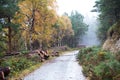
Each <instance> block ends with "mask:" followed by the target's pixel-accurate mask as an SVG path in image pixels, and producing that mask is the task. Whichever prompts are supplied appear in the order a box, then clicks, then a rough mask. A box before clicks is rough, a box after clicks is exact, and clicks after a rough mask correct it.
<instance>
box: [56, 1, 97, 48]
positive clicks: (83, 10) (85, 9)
mask: <svg viewBox="0 0 120 80" xmlns="http://www.w3.org/2000/svg"><path fill="white" fill-rule="evenodd" d="M95 1H96V0H57V3H58V7H59V8H58V10H57V12H58V14H59V15H62V14H63V13H64V12H67V13H68V14H69V15H70V13H71V11H74V10H76V11H78V12H79V13H80V14H82V15H83V16H84V22H85V23H86V24H88V25H89V27H88V31H87V32H86V35H84V36H83V37H82V41H81V40H79V45H81V44H83V45H86V46H94V45H95V46H97V45H99V40H98V39H97V35H96V31H97V27H98V23H97V20H96V19H97V17H98V13H95V12H91V10H92V9H93V6H94V5H95Z"/></svg>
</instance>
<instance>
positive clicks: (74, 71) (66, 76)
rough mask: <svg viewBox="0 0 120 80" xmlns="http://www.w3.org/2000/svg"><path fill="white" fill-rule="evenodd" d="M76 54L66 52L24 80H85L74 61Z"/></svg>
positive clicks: (75, 52)
mask: <svg viewBox="0 0 120 80" xmlns="http://www.w3.org/2000/svg"><path fill="white" fill-rule="evenodd" d="M77 53H78V51H71V52H66V53H65V54H64V55H62V56H60V57H58V58H56V59H54V60H50V61H49V62H47V63H45V64H43V65H42V66H41V67H40V68H39V69H37V70H35V71H34V72H33V73H31V74H29V75H28V76H26V77H24V80H85V77H84V76H83V74H82V68H81V66H79V64H78V62H77V61H76V59H75V56H76V54H77Z"/></svg>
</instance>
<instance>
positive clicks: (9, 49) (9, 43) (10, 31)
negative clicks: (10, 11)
mask: <svg viewBox="0 0 120 80" xmlns="http://www.w3.org/2000/svg"><path fill="white" fill-rule="evenodd" d="M8 23H11V21H10V17H9V18H8ZM11 33H12V29H11V26H10V25H9V26H8V53H9V54H10V53H11V51H12V44H11V38H12V36H11Z"/></svg>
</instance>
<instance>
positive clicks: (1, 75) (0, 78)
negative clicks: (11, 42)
mask: <svg viewBox="0 0 120 80" xmlns="http://www.w3.org/2000/svg"><path fill="white" fill-rule="evenodd" d="M9 73H10V67H5V68H3V67H0V80H6V79H5V78H6V77H7V76H8V75H9Z"/></svg>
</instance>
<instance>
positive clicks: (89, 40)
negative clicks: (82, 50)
mask: <svg viewBox="0 0 120 80" xmlns="http://www.w3.org/2000/svg"><path fill="white" fill-rule="evenodd" d="M97 17H98V14H97V13H93V12H89V14H87V15H85V16H84V22H85V23H86V24H88V25H89V27H88V31H87V32H86V34H85V35H84V36H83V38H82V41H81V40H80V43H79V44H83V45H86V46H88V47H90V46H98V45H99V44H100V42H99V40H98V38H97V28H98V22H97Z"/></svg>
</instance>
